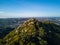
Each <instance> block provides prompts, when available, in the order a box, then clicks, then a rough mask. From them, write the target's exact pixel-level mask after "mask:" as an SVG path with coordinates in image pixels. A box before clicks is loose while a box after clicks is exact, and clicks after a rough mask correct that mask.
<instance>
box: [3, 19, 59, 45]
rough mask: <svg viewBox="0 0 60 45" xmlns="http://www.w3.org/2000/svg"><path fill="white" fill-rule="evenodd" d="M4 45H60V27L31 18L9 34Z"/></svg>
mask: <svg viewBox="0 0 60 45" xmlns="http://www.w3.org/2000/svg"><path fill="white" fill-rule="evenodd" d="M3 40H4V41H3V44H4V45H60V43H59V42H60V26H58V25H56V24H54V23H52V22H46V21H43V22H40V21H38V20H36V19H34V18H31V19H29V20H27V21H25V22H24V23H22V24H21V25H19V26H18V27H17V28H16V29H14V30H13V31H11V32H10V33H9V34H7V35H6V36H5V37H4V39H3Z"/></svg>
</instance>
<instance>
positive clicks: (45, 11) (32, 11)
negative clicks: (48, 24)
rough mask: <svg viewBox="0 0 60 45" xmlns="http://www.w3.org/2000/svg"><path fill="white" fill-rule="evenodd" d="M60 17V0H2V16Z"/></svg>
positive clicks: (0, 12)
mask: <svg viewBox="0 0 60 45" xmlns="http://www.w3.org/2000/svg"><path fill="white" fill-rule="evenodd" d="M16 17H60V0H0V18H16Z"/></svg>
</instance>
